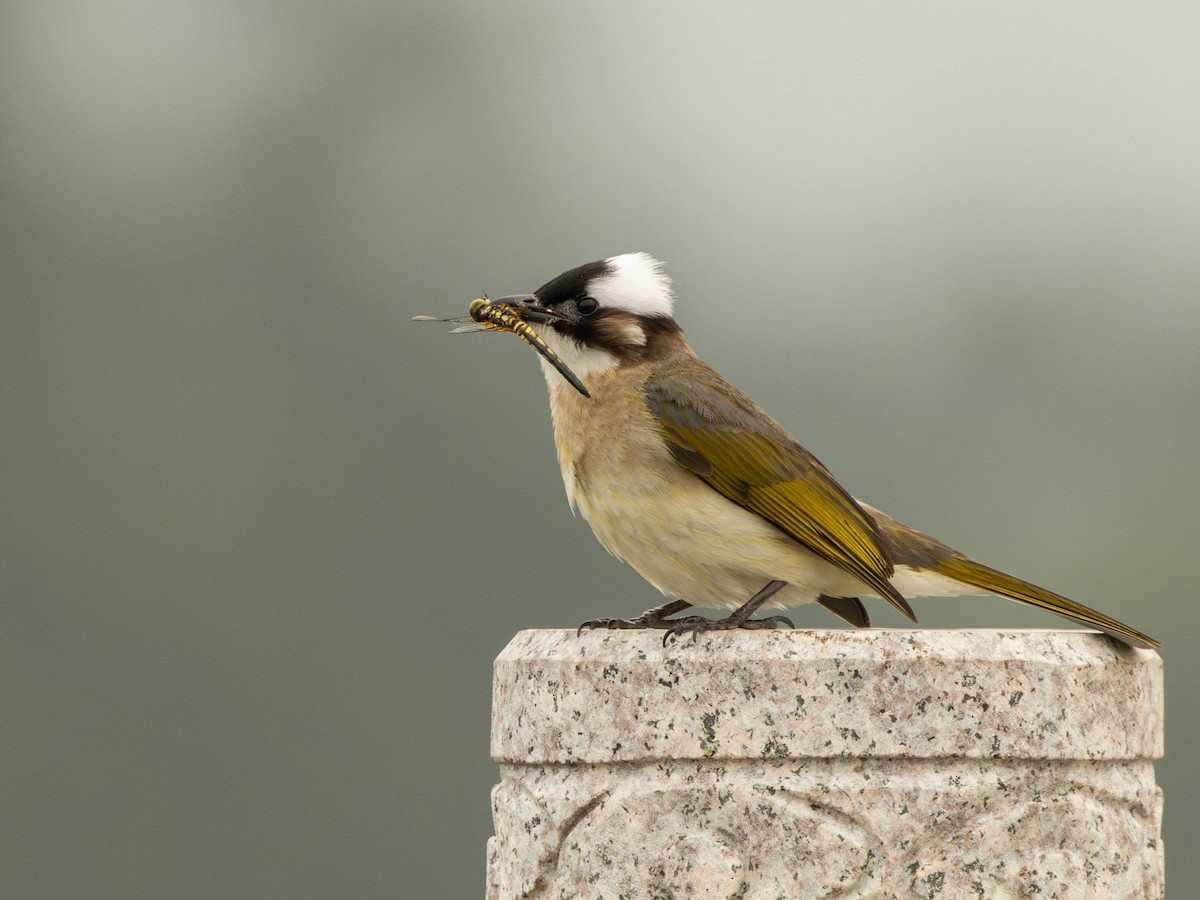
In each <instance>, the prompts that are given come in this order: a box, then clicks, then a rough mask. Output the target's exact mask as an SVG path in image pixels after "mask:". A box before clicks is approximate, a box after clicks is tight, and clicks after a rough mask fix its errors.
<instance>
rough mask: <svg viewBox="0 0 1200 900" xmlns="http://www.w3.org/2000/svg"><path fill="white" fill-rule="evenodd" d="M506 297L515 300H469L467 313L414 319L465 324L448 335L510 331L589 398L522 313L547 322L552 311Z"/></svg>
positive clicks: (575, 377) (573, 375) (583, 388)
mask: <svg viewBox="0 0 1200 900" xmlns="http://www.w3.org/2000/svg"><path fill="white" fill-rule="evenodd" d="M505 300H513V301H517V302H515V303H509V302H505V301H500V300H498V301H496V302H495V303H493V302H491V301H490V300H488V299H487V298H486V297H484V298H482V299H480V300H472V301H471V305H470V306H469V307H468V309H467V311H468V312H469V313H470V315H469V316H459V317H456V318H450V319H438V318H435V317H434V316H413V321H415V322H452V323H464V324H459V325H458V326H457V327H455V328H452V329H450V333H451V334H468V333H470V332H473V331H511V332H512V333H513V334H515V335H516V336H517V337H519V338H520V339H521V340H523V341H524V342H525V343H527V344H528V345H529V346H530V347H532V348H533V349H534V350H536V351H537V352H538V353H540V354H541V356H542V358H543V359H545V360H546V362H548V363H550V365H552V366H553V367H554V369H555V371H556V372H558V374H560V375H561V376H562V377H563V378H565V379H566V380H567V383H568V384H570V385H571V387H573V388H575V390H577V391H579V393H581V394H583V396H585V397H591V396H592V395H591V394H590V393H588V389H587V388H586V387H584V384H583V382H582V381H580V380H579V376H578V375H576V374H575V373H574V372H572V371H571V370H570V369H569V368H567V364H566V363H564V362H563V361H562V360H561V359H559V357H558V354H557V353H555V352H554V351H553V350H551V349H550V347H549V346H548V345H547V344H546V342H545V341H544V340H542V338H541V336H540V335H538V333H537V332H536V331H534V329H533V326H532V325H530V324H529V323H528V322H527V321H525V317H524V316H525V313H530V314H532V315H534V316H536V317H537V318H538V319H539V320H541V321H549V320H550V318H551V317H552V315H553V314H552V313H550V311H549V310H543V309H542V308H540V307H530V306H527V305H525V304H524V303H522V302H520V301H519V300H518V298H516V297H509V298H505Z"/></svg>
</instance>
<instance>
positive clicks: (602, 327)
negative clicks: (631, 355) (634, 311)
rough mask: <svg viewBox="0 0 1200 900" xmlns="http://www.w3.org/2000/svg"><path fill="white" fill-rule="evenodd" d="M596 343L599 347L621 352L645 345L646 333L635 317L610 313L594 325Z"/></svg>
mask: <svg viewBox="0 0 1200 900" xmlns="http://www.w3.org/2000/svg"><path fill="white" fill-rule="evenodd" d="M594 333H595V339H596V343H597V344H599V345H600V346H601V347H605V348H611V349H613V350H618V351H619V350H622V349H627V348H630V347H644V346H645V345H646V331H645V329H644V328H642V326H641V323H640V322H638V320H637V317H636V316H633V315H630V314H629V313H626V312H618V313H610V314H609V315H607V316H604V317H603V318H601V319H597V320H596V323H595V332H594Z"/></svg>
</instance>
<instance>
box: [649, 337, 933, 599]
mask: <svg viewBox="0 0 1200 900" xmlns="http://www.w3.org/2000/svg"><path fill="white" fill-rule="evenodd" d="M643 389H644V391H645V396H646V405H647V407H649V409H650V412H651V414H652V415H653V416H654V417H655V418H656V419H657V420H658V423H659V425H660V427H661V428H662V433H663V439H664V440H665V441H666V443H667V446H668V448H669V449H670V451H671V453H672V454H673V455H674V457H675V459H676V461H677V462H679V464H680V465H682V466H683V467H684V468H686V469H688V470H689V471H691V472H693V473H695V474H696V475H697V476H698V477H699V478H701V479H702V480H703V481H705V482H706V483H707V484H708V485H709V486H710V487H712V488H713V489H714V490H717V491H719V492H720V493H721V494H723V495H724V496H725V497H727V498H729V499H730V500H731V501H733V502H734V503H736V504H738V505H739V506H741V507H744V508H745V509H748V510H750V511H751V512H754V513H757V514H758V515H760V516H762V517H763V518H764V519H766V520H767V521H768V522H770V523H771V524H772V525H774V526H775V527H777V528H779V529H780V530H781V531H783V532H784V533H786V534H788V535H790V536H791V537H792V538H794V539H795V540H797V541H798V542H800V543H801V544H803V545H804V546H805V547H807V548H808V549H809V550H812V551H813V552H814V553H816V554H817V555H818V556H820V557H822V558H823V559H826V560H828V561H829V562H831V563H833V564H834V565H836V566H838V567H840V568H842V569H844V570H845V571H846V572H849V573H850V574H851V575H853V576H854V577H856V578H858V579H859V580H860V581H862V582H863V583H864V584H866V585H868V586H869V587H870V588H871V591H872V593H875V594H878V595H879V596H881V597H883V598H884V599H886V600H887V601H888V602H890V603H891V604H892V605H893V606H895V607H896V608H897V609H899V610H900V611H901V612H902V613H904V614H905V615H906V616H908V617H909V618H910V619H912V620H913V621H914V622H915V621H916V616H914V615H913V612H912V609H911V608H910V607H909V605H908V603H907V602H906V601H905V599H904V598H903V597H902V596H901V595H900V594H899V592H898V591H897V590H896V589H895V588H894V587H892V585H891V583H890V582H889V581H888V579H889V578H890V577H891V575H892V560H891V557H890V555H889V554H888V551H887V549H886V548H885V545H884V543H883V540H882V538H881V536H880V533H879V529H878V527H877V526H876V524H875V522H874V520H873V519H872V518H871V517H870V516H868V515H867V514H866V513H865V512H864V511H863V510H862V509H861V508H860V507H859V505H858V504H857V503H856V502H855V501H854V498H852V497H851V496H850V495H849V494H848V493H846V491H845V490H843V488H842V487H841V485H839V484H838V483H837V482H836V481H834V479H833V476H832V475H831V474H830V473H829V471H828V470H827V469H826V468H825V467H824V466H823V465H821V463H820V462H818V461H817V459H816V457H814V456H813V455H812V454H811V453H809V452H808V451H807V450H805V449H804V448H803V447H802V446H800V444H798V443H796V441H795V440H793V439H792V438H791V437H790V436H789V435H788V434H787V432H785V431H784V430H783V429H782V428H781V427H780V426H779V425H778V424H776V423H775V421H774V420H772V419H771V418H770V417H769V416H767V415H766V413H764V412H763V411H762V410H760V409H759V408H758V407H757V406H756V405H755V404H754V402H753V401H752V400H750V398H749V397H747V396H746V395H745V394H743V393H741V392H740V391H739V390H737V388H735V387H733V385H731V384H729V382H727V381H725V379H723V378H722V377H721V376H720V375H718V374H717V373H716V372H714V371H713V370H712V369H710V368H709V367H708V366H706V365H704V364H703V363H701V362H700V361H699V360H687V361H682V362H679V363H675V364H671V365H668V366H665V367H663V368H661V369H660V370H659V371H657V372H656V373H655V374H654V375H652V376H651V377H650V378H648V379H647V380H646V383H645V385H644V388H643Z"/></svg>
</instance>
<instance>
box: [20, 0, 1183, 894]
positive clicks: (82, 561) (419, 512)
mask: <svg viewBox="0 0 1200 900" xmlns="http://www.w3.org/2000/svg"><path fill="white" fill-rule="evenodd" d="M1197 34H1200V7H1197V6H1196V5H1194V4H1190V5H1185V4H1178V5H1175V6H1171V5H1157V6H1155V7H1153V8H1151V7H1149V6H1144V5H1133V6H1125V5H1124V4H1114V3H1101V4H1094V3H1066V4H1054V5H1049V6H1047V5H1045V4H1040V3H1037V4H1035V3H1017V4H1005V5H1003V6H1002V7H995V8H987V9H983V8H980V7H971V8H968V7H963V6H960V5H957V4H926V3H905V4H890V5H884V4H879V5H870V6H863V5H857V4H856V5H836V6H833V5H824V4H808V3H802V4H796V3H783V2H779V3H747V4H738V5H737V6H736V7H735V6H734V5H732V4H730V5H728V6H727V7H712V6H708V7H705V6H704V5H700V4H688V3H659V4H640V3H608V4H594V5H583V4H569V5H568V4H557V3H545V2H527V3H511V4H491V3H465V2H441V0H439V2H425V3H421V2H412V0H406V2H403V3H372V2H348V3H341V4H336V5H334V4H329V5H328V6H325V5H321V4H314V3H266V4H244V3H233V2H221V0H216V2H214V0H190V2H167V3H158V4H144V3H135V2H84V0H36V2H35V0H14V2H10V3H6V4H5V5H4V6H3V10H2V11H0V229H2V241H0V254H2V256H0V259H2V265H0V297H2V301H3V307H2V308H3V316H4V319H3V327H2V328H0V340H2V341H3V349H2V356H0V360H2V363H3V373H4V377H3V379H0V392H2V396H3V406H2V416H3V420H2V421H3V438H2V440H0V479H2V480H0V496H2V498H3V510H4V515H3V519H2V522H0V528H2V529H3V534H2V536H0V537H2V539H0V553H2V554H3V567H2V570H0V576H2V585H0V588H2V595H0V759H2V760H3V771H4V775H3V776H2V777H0V855H2V859H0V895H2V896H4V897H64V898H75V897H85V896H86V897H105V898H110V897H111V898H127V897H182V898H211V897H230V898H234V897H246V898H251V897H254V898H257V897H289V898H299V897H355V898H365V897H398V896H402V897H436V898H466V897H479V896H482V893H483V879H484V842H485V839H486V837H487V836H488V834H490V831H491V823H490V810H489V803H488V791H489V789H490V787H491V785H492V784H493V783H494V781H495V780H496V770H495V767H494V766H493V765H492V763H491V762H489V760H488V744H487V739H488V712H489V710H488V706H489V699H490V683H489V679H490V667H491V661H492V659H493V657H494V656H495V655H496V654H497V653H498V652H499V651H500V650H501V649H502V648H503V647H504V645H505V643H506V642H507V641H508V639H509V637H510V636H511V635H512V634H513V632H515V631H516V630H518V629H521V628H534V627H571V626H574V625H576V624H577V623H578V622H580V621H581V620H583V619H586V618H589V617H592V616H597V615H605V614H634V613H637V612H639V611H641V610H642V609H644V608H645V607H646V606H648V605H651V604H653V603H656V602H658V600H657V595H656V594H654V593H653V591H652V589H650V588H649V587H648V586H647V585H645V584H644V583H642V582H641V581H640V579H638V577H637V576H636V575H634V574H633V573H632V572H631V571H629V570H627V569H625V568H624V567H623V566H622V565H621V564H619V563H617V562H616V561H614V560H612V559H610V558H609V557H608V556H607V555H606V554H605V553H604V552H603V551H602V550H601V549H600V547H599V545H597V544H596V543H595V542H594V540H593V538H592V537H591V534H590V532H589V530H588V528H587V526H586V525H585V524H584V523H583V522H582V521H580V520H574V519H572V517H571V515H570V512H569V511H568V508H567V504H566V500H565V498H564V496H563V491H562V486H561V484H560V481H559V476H558V472H557V466H556V463H555V462H554V453H553V445H552V441H551V434H550V422H549V415H548V412H547V409H546V402H545V397H544V393H545V388H544V385H543V383H542V378H541V375H540V374H539V372H538V367H537V365H536V363H535V360H534V357H533V355H532V353H530V352H529V351H528V348H524V347H522V346H521V345H520V344H519V342H518V341H516V340H514V339H511V338H506V337H502V336H491V335H489V336H472V337H461V338H460V337H454V338H451V337H448V336H447V335H446V334H445V333H444V330H445V329H444V328H442V327H441V326H429V325H426V326H418V325H414V324H413V323H412V322H411V321H410V317H411V316H412V315H413V314H415V313H432V314H437V315H461V314H463V313H464V312H465V307H466V304H467V302H468V301H469V300H470V299H472V298H473V297H476V296H479V295H480V294H481V292H483V291H487V292H488V293H489V294H491V295H492V296H499V295H501V294H505V293H513V292H521V291H528V290H532V289H534V288H536V287H538V286H539V285H540V284H542V283H543V282H544V281H546V280H547V279H549V278H550V277H552V276H554V275H556V274H557V273H559V272H560V271H562V270H564V269H566V268H570V267H573V266H575V265H578V264H580V263H583V262H587V261H590V260H593V259H596V258H599V257H602V256H609V255H612V254H615V253H620V252H624V251H629V250H646V251H649V252H651V253H653V254H655V255H657V256H660V257H662V258H663V259H665V260H667V262H668V264H669V271H670V274H671V275H672V276H673V277H674V279H675V282H676V286H677V289H678V293H679V296H680V305H679V318H680V320H681V322H682V324H683V326H684V328H685V329H686V331H687V333H688V336H689V338H690V339H691V341H692V343H693V345H694V346H695V347H696V348H697V350H698V351H699V352H700V353H701V355H702V356H703V357H704V358H705V359H706V360H707V361H708V362H710V363H712V364H713V365H714V366H716V367H717V368H718V369H719V370H720V371H721V372H723V373H724V374H725V375H726V376H728V377H729V378H730V379H731V380H732V381H734V382H735V383H736V384H737V385H738V386H739V387H741V388H742V389H743V390H745V391H747V392H748V393H749V394H750V395H752V396H753V397H755V398H756V399H757V400H758V401H759V402H760V403H761V404H762V405H763V406H764V407H765V408H766V409H767V410H768V411H769V412H771V413H772V414H773V415H774V416H775V417H776V418H778V419H780V420H781V421H782V422H783V423H784V424H785V425H786V426H787V427H789V428H790V429H791V430H792V431H793V432H794V433H795V434H796V436H797V437H798V438H799V439H800V440H801V441H802V442H803V443H805V444H806V445H807V446H808V447H809V448H810V449H811V450H812V451H813V452H814V453H816V454H817V455H818V456H819V457H820V458H821V459H822V460H823V461H824V462H825V463H826V464H827V465H828V466H830V468H832V469H833V471H834V472H835V473H836V474H837V476H838V477H839V478H840V479H841V481H842V482H843V483H844V484H845V485H846V486H847V487H848V488H849V489H850V490H852V491H853V492H854V493H856V494H857V495H859V496H861V497H864V498H866V499H867V500H869V501H870V502H871V503H874V504H877V505H879V506H880V507H882V508H883V509H886V510H887V511H888V512H890V513H892V514H893V515H895V516H897V517H898V518H900V519H902V520H904V521H906V522H908V523H910V524H912V525H914V526H917V527H919V528H922V529H924V530H927V531H929V532H931V533H933V534H935V535H937V536H938V537H941V538H943V539H945V540H947V541H949V542H951V543H953V544H954V545H956V546H958V547H959V548H961V549H963V550H965V551H967V552H969V553H971V554H973V555H975V556H977V557H979V558H981V559H982V560H984V561H986V562H989V563H991V564H993V565H996V566H999V567H1002V568H1007V569H1009V570H1011V571H1014V572H1016V573H1017V574H1020V575H1023V576H1025V577H1027V578H1031V579H1034V580H1036V581H1039V582H1040V583H1042V584H1045V585H1046V586H1048V587H1051V588H1053V589H1056V590H1058V591H1061V592H1063V593H1066V594H1068V595H1069V596H1072V597H1075V598H1078V599H1080V600H1082V601H1084V602H1086V603H1089V604H1092V605H1095V606H1097V607H1099V608H1100V609H1102V610H1104V611H1106V612H1108V613H1111V614H1113V615H1116V616H1118V617H1120V618H1122V619H1126V620H1128V621H1129V622H1131V623H1132V624H1134V625H1135V626H1137V627H1138V628H1141V629H1143V630H1145V631H1147V632H1149V633H1150V634H1152V635H1155V636H1156V637H1159V638H1161V639H1162V640H1163V642H1164V648H1163V656H1164V657H1165V659H1166V661H1167V681H1168V697H1169V706H1168V718H1167V722H1168V737H1167V757H1166V759H1165V760H1164V761H1162V762H1161V763H1160V764H1159V766H1158V772H1159V778H1160V781H1161V784H1162V785H1163V787H1164V788H1165V790H1166V797H1167V801H1166V824H1165V828H1166V847H1167V866H1168V883H1169V884H1170V885H1171V886H1172V893H1173V895H1174V896H1185V895H1188V894H1190V893H1191V892H1194V891H1196V890H1197V887H1196V886H1197V884H1200V857H1197V854H1196V853H1195V852H1194V850H1195V848H1196V847H1197V846H1198V845H1200V819H1198V818H1197V816H1196V815H1195V812H1196V810H1197V809H1200V780H1197V779H1196V777H1195V774H1194V773H1193V772H1192V767H1193V764H1194V761H1195V758H1196V754H1197V751H1198V749H1200V748H1198V747H1197V742H1198V733H1197V729H1198V726H1197V721H1196V717H1195V713H1196V708H1197V701H1196V696H1197V690H1196V682H1197V674H1198V670H1200V662H1198V661H1197V660H1198V654H1196V653H1195V652H1194V650H1193V649H1192V648H1191V643H1192V642H1193V641H1195V640H1196V626H1197V624H1198V618H1200V616H1198V614H1197V602H1196V601H1197V592H1196V587H1195V584H1194V573H1195V567H1196V559H1197V525H1196V512H1195V511H1196V508H1197V505H1198V503H1200V403H1198V399H1200V353H1198V351H1197V345H1198V342H1200V252H1198V250H1200V54H1197V52H1196V35H1197ZM914 606H915V607H916V609H917V611H918V613H919V614H920V616H921V617H922V623H923V624H925V625H928V626H931V627H955V626H989V627H1056V626H1058V625H1059V624H1060V622H1059V620H1057V619H1055V618H1053V617H1051V616H1048V615H1045V614H1040V613H1038V612H1036V611H1031V610H1025V609H1022V608H1019V607H1018V606H1017V605H1016V604H1012V603H1006V602H1004V601H1001V600H998V599H996V600H990V599H973V600H947V599H941V600H918V601H917V602H916V603H915V604H914ZM872 615H873V616H874V617H875V618H876V619H877V621H878V623H879V624H884V625H901V624H903V623H902V622H901V621H900V620H899V619H898V618H897V617H896V616H894V615H890V614H889V612H888V611H887V610H886V609H885V608H883V605H882V604H875V606H874V608H873V609H872ZM796 619H797V624H799V625H802V626H808V627H826V626H828V627H836V626H837V625H838V624H839V623H838V621H837V620H836V619H834V618H833V617H832V616H831V615H829V614H828V613H825V612H824V611H822V610H819V609H816V608H813V609H803V610H800V611H799V612H798V613H797V615H796Z"/></svg>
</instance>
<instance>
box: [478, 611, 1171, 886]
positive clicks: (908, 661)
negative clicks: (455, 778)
mask: <svg viewBox="0 0 1200 900" xmlns="http://www.w3.org/2000/svg"><path fill="white" fill-rule="evenodd" d="M494 674H495V677H494V684H493V708H492V736H491V752H492V758H493V759H494V760H495V761H496V762H497V763H499V764H500V783H499V784H498V785H497V786H496V787H495V788H494V789H493V794H492V806H493V821H494V826H495V836H494V837H492V838H491V840H490V841H489V843H488V866H487V897H488V900H512V898H545V900H559V898H573V900H575V898H578V900H584V898H609V900H618V898H629V900H635V898H662V900H666V898H676V900H683V898H701V897H703V898H737V900H769V898H770V900H774V898H807V897H838V898H849V897H856V898H859V897H861V898H866V897H871V898H910V897H939V898H945V900H954V898H973V897H988V898H993V897H1000V898H1018V897H1030V896H1039V897H1046V898H1052V897H1053V898H1059V900H1068V898H1089V900H1091V898H1096V897H1121V898H1134V897H1138V898H1140V897H1151V898H1158V897H1161V896H1162V894H1163V846H1162V841H1161V839H1160V822H1161V809H1162V792H1161V791H1160V790H1159V788H1158V787H1157V785H1156V784H1155V781H1154V767H1153V762H1152V761H1153V760H1154V759H1158V758H1160V757H1161V756H1162V746H1163V719H1162V715H1163V687H1162V660H1161V659H1160V658H1159V656H1158V655H1157V654H1156V653H1154V652H1151V651H1145V650H1131V649H1129V648H1127V647H1125V646H1123V645H1121V644H1119V643H1117V642H1116V641H1113V640H1111V639H1109V638H1107V637H1104V636H1102V635H1099V634H1096V633H1093V632H1083V631H921V630H911V631H909V630H904V631H902V630H895V631H891V630H866V631H770V632H718V633H712V634H708V635H704V636H702V637H701V638H700V639H699V641H697V642H695V643H693V641H692V640H691V638H687V639H685V640H680V641H677V642H673V643H671V644H670V645H668V646H667V647H665V648H664V647H663V646H662V642H661V634H659V633H653V632H644V631H595V632H589V633H584V634H583V635H581V636H580V637H576V635H575V633H574V632H573V631H522V632H520V633H519V634H517V635H516V636H515V637H514V638H513V640H512V641H511V642H510V643H509V645H508V647H506V648H505V649H504V651H503V652H502V653H501V654H500V656H499V657H498V658H497V659H496V664H495V673H494Z"/></svg>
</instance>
